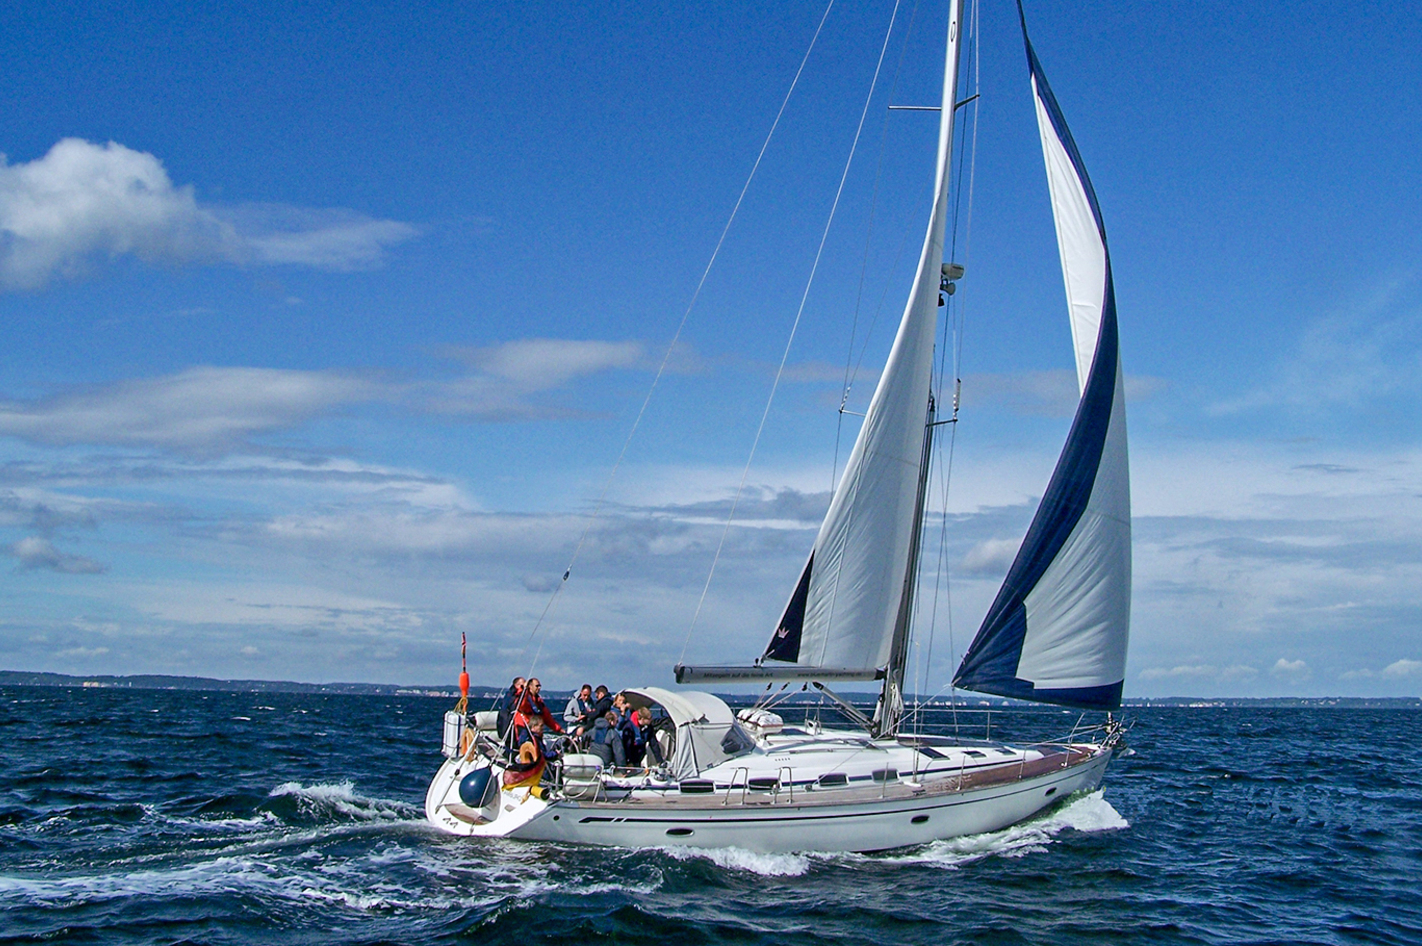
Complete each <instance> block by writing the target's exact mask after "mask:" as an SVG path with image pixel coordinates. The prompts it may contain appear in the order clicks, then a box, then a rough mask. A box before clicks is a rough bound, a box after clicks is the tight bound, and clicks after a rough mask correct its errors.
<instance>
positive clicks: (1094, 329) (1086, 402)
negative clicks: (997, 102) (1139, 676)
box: [953, 3, 1131, 709]
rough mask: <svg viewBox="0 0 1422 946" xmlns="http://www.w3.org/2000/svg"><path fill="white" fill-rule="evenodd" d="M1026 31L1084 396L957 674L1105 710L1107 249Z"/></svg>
mask: <svg viewBox="0 0 1422 946" xmlns="http://www.w3.org/2000/svg"><path fill="white" fill-rule="evenodd" d="M1018 10H1019V12H1020V11H1021V5H1020V3H1019V6H1018ZM1022 34H1023V39H1024V41H1025V43H1026V47H1027V62H1028V67H1029V69H1030V71H1031V78H1032V91H1033V95H1034V97H1035V100H1036V106H1037V125H1038V129H1039V130H1040V132H1041V137H1042V153H1043V157H1044V158H1045V161H1046V166H1047V181H1048V185H1049V188H1050V190H1051V198H1052V214H1053V217H1054V219H1055V221H1056V229H1057V247H1058V249H1059V251H1060V254H1061V263H1062V276H1063V279H1064V281H1065V283H1066V295H1067V304H1068V309H1069V314H1070V319H1071V331H1072V342H1073V345H1074V346H1075V349H1076V365H1077V380H1078V383H1079V386H1080V390H1081V400H1080V402H1079V404H1078V406H1077V410H1076V416H1075V418H1074V420H1073V421H1072V425H1071V432H1070V433H1069V434H1068V436H1067V441H1066V446H1065V448H1064V449H1063V450H1062V454H1061V458H1060V459H1059V460H1058V461H1057V466H1056V470H1055V471H1054V472H1053V473H1052V478H1051V480H1050V482H1049V483H1048V486H1047V490H1046V492H1045V493H1044V494H1043V496H1042V502H1041V505H1040V506H1039V507H1038V509H1037V514H1036V516H1035V517H1034V518H1033V520H1032V525H1031V526H1030V527H1029V528H1028V530H1027V537H1026V538H1025V539H1024V540H1023V542H1022V545H1021V547H1020V548H1019V549H1018V552H1017V557H1016V559H1015V560H1014V561H1013V563H1012V567H1011V568H1010V569H1009V570H1008V573H1007V578H1006V579H1005V580H1004V581H1003V584H1002V588H1001V589H1000V590H999V591H998V594H997V598H996V599H995V600H994V601H993V604H992V607H991V608H989V609H988V612H987V616H986V617H985V618H984V619H983V624H982V627H981V628H980V629H979V631H978V634H977V637H976V638H974V640H973V643H972V645H971V646H970V647H969V648H968V651H967V653H966V655H965V656H964V657H963V662H962V664H961V665H960V666H959V668H958V672H957V674H956V675H955V676H954V679H953V684H954V686H958V687H962V688H964V689H968V690H975V691H978V692H982V693H993V694H996V695H999V696H1009V697H1017V698H1019V699H1024V700H1031V701H1034V702H1038V703H1056V704H1061V705H1066V706H1078V707H1083V708H1092V709H1115V708H1116V707H1118V706H1120V703H1121V687H1122V684H1123V682H1124V680H1125V671H1126V643H1127V637H1128V634H1129V628H1130V613H1131V490H1130V472H1129V469H1128V463H1127V454H1126V407H1125V398H1124V391H1123V384H1122V371H1121V361H1120V345H1119V339H1118V336H1117V326H1116V295H1115V289H1114V286H1113V285H1112V281H1111V257H1110V253H1109V252H1108V250H1107V246H1106V229H1105V226H1104V225H1103V223H1102V221H1101V210H1100V208H1099V206H1098V205H1097V201H1096V193H1095V191H1094V190H1093V189H1092V187H1091V180H1090V178H1088V177H1087V174H1086V168H1085V166H1084V165H1083V164H1082V161H1081V155H1080V153H1079V152H1078V151H1077V147H1076V142H1075V141H1074V140H1073V139H1072V136H1071V132H1070V131H1069V130H1068V128H1067V125H1066V120H1065V118H1063V116H1062V112H1061V109H1060V107H1059V106H1058V105H1057V100H1056V97H1055V96H1053V95H1052V90H1051V87H1050V86H1049V85H1048V84H1047V78H1046V76H1045V74H1044V73H1043V71H1042V64H1041V63H1040V62H1039V61H1038V59H1037V54H1036V52H1035V50H1034V49H1033V48H1032V42H1031V40H1030V39H1028V38H1027V28H1026V23H1025V20H1024V22H1023V27H1022Z"/></svg>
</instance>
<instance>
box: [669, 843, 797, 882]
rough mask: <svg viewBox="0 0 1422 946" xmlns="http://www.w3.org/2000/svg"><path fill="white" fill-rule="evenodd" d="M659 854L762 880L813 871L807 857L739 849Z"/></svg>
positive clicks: (692, 849)
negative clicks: (747, 874) (762, 878)
mask: <svg viewBox="0 0 1422 946" xmlns="http://www.w3.org/2000/svg"><path fill="white" fill-rule="evenodd" d="M659 850H660V851H661V852H662V853H664V854H666V855H668V856H669V857H672V858H674V859H675V860H678V861H689V860H706V861H710V862H711V863H713V864H715V865H716V866H717V867H720V868H722V869H724V870H739V871H746V872H748V873H752V874H759V875H760V876H762V877H799V876H800V875H802V874H805V873H806V872H808V871H809V869H810V858H809V856H808V855H805V854H761V853H758V852H756V851H747V850H745V849H743V848H738V847H723V848H701V847H665V848H659Z"/></svg>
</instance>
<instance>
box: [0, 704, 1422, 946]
mask: <svg viewBox="0 0 1422 946" xmlns="http://www.w3.org/2000/svg"><path fill="white" fill-rule="evenodd" d="M446 702H447V701H443V700H435V699H424V698H383V697H348V696H307V695H300V696H295V695H275V694H206V695H203V694H194V693H186V692H159V691H121V690H76V689H49V688H24V687H20V688H8V689H5V688H0V943H30V942H61V943H106V944H107V943H115V944H117V943H124V944H127V943H412V944H424V943H488V944H499V946H502V944H508V943H518V944H524V943H528V944H534V943H545V942H547V943H557V944H560V946H572V944H579V943H586V942H603V941H611V942H616V943H620V944H627V946H631V944H640V943H648V944H651V943H656V944H668V943H671V944H675V946H690V944H697V943H723V942H724V943H766V944H772V943H773V944H776V946H783V944H785V943H789V942H794V943H821V942H825V943H863V942H868V941H878V942H887V943H1044V944H1061V943H1098V942H1112V943H1151V944H1156V943H1362V942H1365V943H1414V944H1415V943H1419V942H1422V896H1419V893H1418V889H1417V887H1418V883H1419V880H1422V784H1419V783H1422V748H1419V747H1422V713H1417V712H1408V711H1356V712H1347V711H1338V710H1268V709H1254V710H1238V709H1149V710H1142V711H1138V712H1136V713H1135V714H1134V720H1135V725H1134V728H1133V730H1132V733H1131V736H1130V743H1131V745H1132V747H1133V748H1134V750H1135V754H1134V755H1131V756H1128V757H1124V758H1119V759H1117V760H1116V761H1115V762H1114V763H1113V764H1112V767H1111V770H1110V771H1109V772H1108V773H1107V781H1106V783H1105V788H1104V792H1102V793H1097V794H1093V795H1087V796H1082V797H1077V798H1073V799H1069V800H1068V801H1067V802H1066V803H1065V804H1064V805H1062V806H1060V807H1058V808H1057V809H1055V810H1053V811H1050V812H1048V813H1046V814H1045V815H1044V816H1042V817H1041V818H1038V819H1037V820H1035V821H1033V822H1031V823H1029V824H1026V825H1020V826H1017V827H1015V828H1011V829H1009V830H1006V831H1002V832H998V833H996V834H992V835H985V836H981V837H975V838H965V839H960V840H957V841H953V842H945V843H940V844H935V845H931V846H930V847H927V848H923V849H918V850H910V851H901V852H897V853H894V854H890V855H878V856H794V855H784V856H766V855H756V854H749V853H744V852H735V851H730V852H702V853H687V852H679V853H676V854H673V853H669V852H665V851H612V850H598V849H579V848H559V847H554V846H547V845H535V844H518V843H511V842H480V841H471V840H467V839H463V840H461V839H455V838H448V837H445V836H442V835H439V834H436V833H435V832H433V831H432V830H430V829H428V828H426V827H425V825H424V823H423V818H422V813H421V811H420V808H419V806H420V804H421V803H422V799H423V796H424V789H425V785H426V783H427V780H428V778H429V776H430V774H431V772H432V770H433V768H434V767H435V765H436V763H437V762H438V761H439V758H438V737H439V726H440V718H441V715H442V714H443V712H444V710H445V709H446V708H447V705H446ZM790 718H794V714H793V713H792V714H790ZM1073 718H1074V717H1062V716H1060V715H1059V714H1053V713H1037V714H1029V715H1027V716H1024V717H1021V718H1020V719H1019V720H1018V721H1016V722H1013V721H1011V720H1010V719H1006V718H1004V717H1001V716H1000V715H995V716H994V730H995V732H994V734H995V735H996V734H999V733H1001V734H1002V735H1004V736H1008V737H1013V736H1018V735H1020V736H1026V735H1028V734H1029V733H1028V732H1027V731H1028V730H1042V729H1049V728H1055V729H1060V730H1062V731H1065V729H1066V728H1068V727H1069V726H1070V723H1071V721H1072V719H1073ZM934 724H935V725H942V724H943V720H942V719H941V718H935V720H934ZM1013 727H1017V729H1018V730H1019V731H1020V732H1018V733H1014V731H1013Z"/></svg>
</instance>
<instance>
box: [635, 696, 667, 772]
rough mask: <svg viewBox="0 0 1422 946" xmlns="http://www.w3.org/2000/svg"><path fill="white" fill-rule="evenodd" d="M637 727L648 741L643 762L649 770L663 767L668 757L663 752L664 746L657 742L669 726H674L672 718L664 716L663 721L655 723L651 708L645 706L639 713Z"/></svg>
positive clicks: (659, 720)
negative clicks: (659, 735) (659, 766)
mask: <svg viewBox="0 0 1422 946" xmlns="http://www.w3.org/2000/svg"><path fill="white" fill-rule="evenodd" d="M637 725H638V727H640V728H641V730H642V735H643V736H644V737H645V739H646V755H645V756H644V757H643V759H642V761H643V762H644V763H645V764H646V767H647V768H649V769H650V768H652V767H653V766H656V765H661V764H662V763H663V762H665V761H666V757H665V754H664V753H663V752H662V744H661V743H660V742H659V741H657V734H658V733H659V732H661V731H662V729H664V728H666V727H667V726H669V725H674V724H673V723H672V721H671V717H670V716H663V717H662V718H661V719H658V720H656V721H653V719H652V710H651V708H650V707H647V706H644V707H642V708H641V709H639V710H638V711H637Z"/></svg>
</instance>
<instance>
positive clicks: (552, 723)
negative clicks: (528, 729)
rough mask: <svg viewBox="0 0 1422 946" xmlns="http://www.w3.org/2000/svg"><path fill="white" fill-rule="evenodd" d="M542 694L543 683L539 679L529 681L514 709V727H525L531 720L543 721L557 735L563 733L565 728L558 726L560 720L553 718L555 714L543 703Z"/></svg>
mask: <svg viewBox="0 0 1422 946" xmlns="http://www.w3.org/2000/svg"><path fill="white" fill-rule="evenodd" d="M542 692H543V683H542V682H541V681H540V680H539V679H538V678H537V677H533V678H532V679H530V680H529V681H528V683H527V684H526V685H525V686H524V688H523V694H522V695H521V696H520V697H519V698H518V703H517V704H516V706H515V708H514V714H513V723H514V726H515V727H518V726H525V725H527V724H528V721H529V720H532V719H541V720H543V725H544V726H546V727H548V728H550V729H552V730H553V731H554V732H556V733H561V732H562V731H563V727H562V726H561V725H559V724H558V720H556V719H554V718H553V714H552V713H550V712H548V705H547V704H546V703H544V702H543V697H542V696H541V695H540V694H541V693H542Z"/></svg>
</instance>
